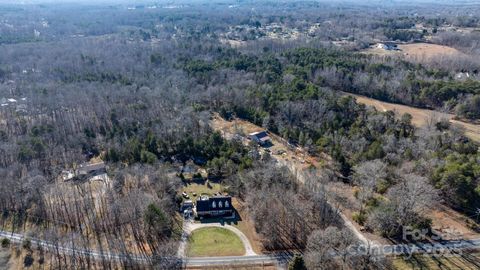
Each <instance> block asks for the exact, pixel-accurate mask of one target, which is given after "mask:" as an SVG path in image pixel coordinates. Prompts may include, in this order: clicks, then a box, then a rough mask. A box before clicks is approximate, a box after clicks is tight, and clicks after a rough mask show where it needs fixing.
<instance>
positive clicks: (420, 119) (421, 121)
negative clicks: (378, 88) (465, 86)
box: [348, 94, 480, 142]
mask: <svg viewBox="0 0 480 270" xmlns="http://www.w3.org/2000/svg"><path fill="white" fill-rule="evenodd" d="M348 95H351V96H354V97H355V98H356V99H357V102H358V103H362V104H365V105H368V106H372V107H375V108H376V109H377V110H379V111H394V112H395V113H396V114H397V115H398V116H401V115H403V114H405V113H409V114H410V115H412V117H413V118H412V123H413V124H414V125H415V126H417V127H425V126H428V125H429V124H430V123H432V121H433V120H439V119H448V120H449V121H450V123H452V125H453V126H455V127H457V128H460V129H462V130H464V131H465V135H466V136H467V137H469V138H470V139H472V140H474V141H477V142H480V125H476V124H471V123H466V122H462V121H459V120H455V119H454V117H455V115H453V114H450V113H442V112H438V111H433V110H428V109H419V108H414V107H410V106H405V105H400V104H394V103H388V102H383V101H379V100H376V99H372V98H367V97H364V96H358V95H354V94H348Z"/></svg>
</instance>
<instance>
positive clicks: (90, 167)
mask: <svg viewBox="0 0 480 270" xmlns="http://www.w3.org/2000/svg"><path fill="white" fill-rule="evenodd" d="M105 173H107V166H106V165H105V163H103V162H98V163H93V164H89V163H84V164H82V165H80V167H79V168H78V175H79V176H89V177H93V176H97V175H101V174H105Z"/></svg>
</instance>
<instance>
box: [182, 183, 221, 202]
mask: <svg viewBox="0 0 480 270" xmlns="http://www.w3.org/2000/svg"><path fill="white" fill-rule="evenodd" d="M183 191H184V192H186V193H187V194H188V195H189V196H190V198H191V199H195V197H194V196H193V195H192V194H193V193H194V192H195V193H196V194H197V197H199V196H200V195H202V194H206V195H209V196H212V195H213V194H215V193H219V192H221V191H222V186H221V185H220V184H218V183H210V184H209V185H207V184H197V183H190V184H187V185H186V186H184V187H183Z"/></svg>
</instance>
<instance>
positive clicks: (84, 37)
mask: <svg viewBox="0 0 480 270" xmlns="http://www.w3.org/2000/svg"><path fill="white" fill-rule="evenodd" d="M238 3H239V4H225V3H223V4H222V3H214V2H212V3H207V2H205V3H203V2H202V3H190V4H185V5H179V6H175V7H174V8H165V7H166V5H165V6H161V5H155V8H153V5H150V4H145V5H137V6H135V5H127V4H115V5H114V4H105V5H103V4H98V5H83V4H58V5H54V4H44V5H14V4H12V5H7V4H2V5H0V51H1V53H0V105H1V106H0V182H1V185H0V209H1V210H2V217H1V221H0V222H1V223H2V230H5V231H14V232H17V231H19V232H22V231H27V230H30V233H31V234H32V235H36V236H37V238H44V239H47V240H50V241H52V242H55V243H56V244H58V245H62V244H65V243H67V244H73V245H74V246H77V247H79V248H85V249H88V248H89V247H92V246H95V247H100V248H101V249H107V250H110V251H115V252H119V253H121V254H129V253H132V252H134V253H137V254H141V255H142V256H145V257H146V258H147V257H148V258H150V259H149V260H148V263H149V264H150V266H151V267H156V268H159V269H173V268H175V267H180V266H179V265H178V261H177V260H176V259H162V258H174V257H175V254H176V248H177V245H178V241H179V238H180V236H181V228H182V221H181V218H180V217H179V215H178V213H177V210H178V207H179V203H180V202H181V198H179V197H178V195H177V190H178V188H179V187H180V186H181V185H182V181H183V179H182V176H181V175H179V174H178V173H176V171H175V169H174V168H175V166H176V165H178V164H186V163H187V162H189V161H191V160H194V161H195V163H198V164H200V165H201V166H203V167H204V168H205V169H206V171H207V174H208V178H209V179H215V180H216V181H219V182H220V183H221V184H222V185H224V186H225V187H226V188H227V189H228V191H229V193H230V194H232V195H234V196H236V197H238V198H239V199H241V200H242V201H244V202H245V204H246V205H247V209H248V210H249V213H250V215H251V216H252V219H253V220H254V222H255V229H256V231H257V232H258V233H259V234H260V235H261V236H262V237H263V238H264V239H265V241H264V246H265V248H266V249H268V250H271V251H272V250H273V251H275V250H283V249H286V248H292V247H294V248H295V249H296V250H301V251H303V252H304V256H303V257H304V259H305V264H306V265H307V267H308V268H309V269H332V268H333V267H345V268H348V269H353V268H355V266H358V265H362V266H364V267H365V269H368V268H371V269H376V268H377V269H384V268H385V267H387V265H388V263H387V262H386V261H383V260H371V261H370V260H368V259H366V258H362V257H360V258H359V257H358V256H357V257H352V258H349V259H348V260H347V259H344V260H333V259H332V258H331V257H330V256H329V250H328V249H327V248H325V247H322V246H321V243H324V242H326V241H327V240H329V241H330V242H329V243H330V245H331V247H332V248H336V249H341V248H346V247H347V246H349V245H350V244H354V243H356V240H355V239H354V237H353V236H352V235H351V234H350V232H349V231H348V229H346V228H345V227H344V226H342V224H341V222H340V219H339V217H338V213H337V209H334V207H332V205H331V204H329V203H328V202H327V198H326V195H325V193H326V191H325V190H322V189H321V188H318V187H319V186H322V185H324V184H325V183H330V182H341V183H344V184H347V185H348V186H351V187H354V188H355V199H356V203H357V206H356V207H353V206H352V210H354V215H353V219H354V221H355V222H356V223H357V224H359V225H361V226H362V227H363V228H365V230H366V231H367V232H369V233H373V234H376V235H380V236H383V237H386V238H388V239H393V240H401V239H400V238H401V235H402V229H403V228H404V227H407V226H409V227H414V228H430V227H431V224H432V220H431V219H430V218H429V217H428V216H427V215H426V214H427V212H428V210H429V208H431V207H432V205H435V204H437V203H441V204H443V205H446V206H448V207H451V208H452V209H455V210H456V211H459V212H460V213H462V214H463V215H465V216H471V215H474V214H475V213H477V214H478V209H479V208H480V165H479V164H480V154H479V151H478V144H477V143H476V142H474V141H472V140H471V139H469V138H467V137H466V136H465V135H464V134H463V132H462V130H459V129H457V128H456V127H454V126H451V124H450V123H449V122H448V120H447V119H441V118H439V119H429V124H428V125H427V126H424V127H417V126H415V125H414V124H413V123H412V116H411V115H409V114H404V115H400V116H398V115H395V113H394V112H392V111H377V110H375V109H374V108H371V107H367V106H365V105H362V104H359V103H357V102H356V101H355V98H353V97H351V96H350V95H348V93H354V94H359V95H364V96H368V97H372V98H375V99H379V100H383V101H389V102H393V103H400V104H405V105H409V106H414V107H420V108H430V109H435V110H439V111H444V112H450V113H455V114H456V116H457V118H458V119H460V120H462V121H470V122H473V123H475V122H476V121H478V120H479V119H480V81H479V80H478V77H477V73H478V71H479V65H480V58H478V52H479V50H480V47H479V44H478V38H479V37H480V36H478V32H477V31H472V32H467V31H463V32H462V31H454V32H449V31H448V29H447V28H448V27H456V28H468V29H470V28H475V29H476V28H477V27H479V24H480V21H479V20H478V18H479V17H478V16H470V15H469V14H477V15H478V13H479V12H480V10H479V7H478V6H473V7H463V6H461V5H459V6H456V7H450V6H442V5H438V6H436V7H429V9H422V8H421V7H422V6H420V7H419V6H414V5H413V4H412V5H404V6H390V5H386V6H385V7H384V9H383V10H382V12H378V11H374V10H373V9H371V8H370V7H369V6H368V5H367V6H362V5H358V6H356V5H353V6H349V5H346V4H341V3H336V4H331V3H321V2H309V1H305V2H304V1H302V2H291V3H290V2H285V3H281V4H278V5H277V4H275V5H273V4H272V3H269V2H267V1H265V2H261V3H257V1H240V2H238ZM419 5H420V4H419ZM252 7H254V9H252ZM457 14H465V15H462V16H459V15H457ZM419 24H421V25H422V27H423V28H422V30H418V29H417V28H416V26H417V25H419ZM272 25H273V26H272ZM275 27H276V28H279V29H281V30H272V32H269V31H270V29H275ZM239 29H240V30H239ZM292 29H294V30H292ZM289 31H293V33H294V34H291V35H292V36H295V38H291V37H286V35H287V34H285V33H287V32H288V33H290V32H289ZM272 33H274V34H278V33H282V35H283V37H282V38H269V37H271V36H272V35H273V34H272ZM427 36H428V37H431V38H429V39H428V40H426V38H427ZM225 40H229V41H230V42H241V44H240V45H232V44H231V43H229V42H224V41H225ZM340 41H341V42H346V45H344V46H338V45H336V44H337V43H336V42H340ZM386 41H390V42H415V41H423V42H427V41H428V42H432V43H435V44H439V45H446V46H450V47H453V48H456V49H457V50H459V51H461V52H463V53H465V54H466V55H469V56H470V57H467V58H462V59H456V60H455V61H450V60H451V59H437V60H438V61H437V62H428V61H426V62H423V63H418V62H417V63H416V62H412V61H408V60H406V59H402V58H399V57H389V56H378V55H370V54H367V53H363V50H364V49H366V48H368V47H369V46H373V45H374V44H376V43H378V42H386ZM459 73H462V74H467V73H468V74H469V76H468V78H466V79H464V78H462V79H458V78H457V77H458V76H457V75H458V74H459ZM213 113H218V114H219V115H220V116H221V117H223V118H224V119H226V120H232V119H234V118H240V119H243V120H247V121H249V122H251V123H254V124H256V125H258V126H261V127H263V128H264V129H266V130H268V131H269V132H271V133H273V134H277V135H279V136H280V137H281V138H283V139H285V141H288V142H289V143H291V144H293V145H297V146H299V147H301V148H303V149H306V151H307V152H308V153H309V154H310V155H312V156H315V157H318V156H320V155H322V154H326V155H328V156H330V157H331V158H332V160H333V166H332V168H330V169H331V170H332V173H331V174H330V175H329V176H328V177H326V178H325V179H320V178H316V177H313V176H312V177H311V179H310V181H311V182H310V183H309V184H312V185H314V186H315V187H317V188H318V189H317V188H316V189H315V190H310V189H308V188H305V186H302V185H300V184H298V183H297V182H296V181H295V179H294V178H295V177H294V176H293V175H292V174H291V172H290V171H289V170H288V169H287V168H284V167H280V168H278V166H277V165H276V164H275V162H274V161H272V160H269V159H268V158H263V159H260V158H259V157H257V156H256V155H252V151H255V149H256V146H253V145H244V144H242V142H241V141H238V140H228V139H226V138H225V137H224V136H222V134H221V133H220V132H218V131H215V130H214V129H213V128H212V127H211V126H210V124H209V123H210V121H211V118H212V114H213ZM92 158H93V159H98V160H103V161H104V162H105V163H106V164H107V165H108V177H109V178H110V179H111V181H112V183H111V185H109V186H108V187H106V188H105V189H102V190H101V191H99V190H98V188H96V187H95V186H92V185H86V184H85V183H84V182H82V181H78V182H76V183H75V184H74V185H67V186H66V185H65V184H64V183H63V181H62V180H61V177H60V175H61V174H62V172H63V171H65V170H73V169H75V168H76V167H77V166H78V165H79V164H82V163H85V162H88V161H89V160H91V159H92ZM100 193H101V194H102V196H101V198H100V199H99V198H98V197H99V195H98V194H100ZM265 202H268V203H265ZM471 226H472V227H473V228H477V229H478V225H477V224H471ZM27 228H28V229H27ZM284 231H287V232H286V233H285V232H284ZM327 242H328V241H327ZM29 249H31V248H29ZM150 255H153V256H150ZM43 256H47V255H43ZM50 256H51V257H50V258H51V263H52V264H53V265H54V266H55V267H56V268H59V269H60V268H69V267H70V268H94V267H100V268H115V267H118V264H117V263H121V264H122V265H121V267H125V268H132V267H140V266H139V265H137V263H138V262H137V261H135V260H133V259H128V260H121V262H111V261H108V260H107V259H103V260H102V261H101V262H94V261H92V260H91V259H90V258H89V256H88V254H78V256H76V257H75V256H67V255H65V254H61V253H60V252H59V253H58V254H51V255H50ZM72 257H75V258H73V259H72ZM345 268H342V269H345Z"/></svg>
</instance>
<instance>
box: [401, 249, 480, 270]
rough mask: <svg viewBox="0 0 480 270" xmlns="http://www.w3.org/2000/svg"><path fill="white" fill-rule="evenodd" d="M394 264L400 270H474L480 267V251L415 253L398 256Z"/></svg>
mask: <svg viewBox="0 0 480 270" xmlns="http://www.w3.org/2000/svg"><path fill="white" fill-rule="evenodd" d="M393 265H394V266H395V268H396V269H398V270H407V269H428V270H446V269H448V270H464V269H465V270H467V269H468V270H470V269H471V270H473V269H479V268H480V253H467V252H465V253H463V254H450V255H449V254H446V255H437V256H426V255H415V256H412V257H411V258H404V257H397V258H395V259H393Z"/></svg>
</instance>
